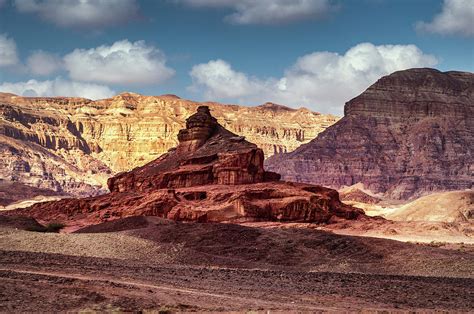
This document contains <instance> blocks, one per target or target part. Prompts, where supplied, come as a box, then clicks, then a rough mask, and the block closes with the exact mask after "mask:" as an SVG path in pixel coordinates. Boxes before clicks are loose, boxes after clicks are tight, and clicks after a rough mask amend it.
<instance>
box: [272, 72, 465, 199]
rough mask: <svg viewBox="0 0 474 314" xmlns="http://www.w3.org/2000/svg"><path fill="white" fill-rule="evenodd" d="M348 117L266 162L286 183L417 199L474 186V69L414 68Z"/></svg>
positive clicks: (356, 104)
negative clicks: (356, 186) (355, 187)
mask: <svg viewBox="0 0 474 314" xmlns="http://www.w3.org/2000/svg"><path fill="white" fill-rule="evenodd" d="M344 113H345V114H344V118H342V119H341V120H339V121H338V122H337V123H336V124H334V125H333V126H331V127H330V128H328V129H327V130H326V131H324V132H323V133H321V134H319V135H318V137H317V138H315V139H314V140H312V141H311V142H310V143H308V144H305V145H302V146H301V147H300V148H298V149H296V150H295V151H294V152H291V153H287V154H281V155H278V156H273V157H271V158H270V159H269V160H267V167H268V169H269V170H272V171H275V172H278V173H280V174H282V176H283V178H284V179H285V180H292V181H299V182H309V183H315V184H322V185H325V186H330V187H332V188H341V187H344V186H351V185H354V184H357V183H362V184H363V186H364V187H365V188H366V189H368V190H370V191H372V192H373V193H384V194H385V196H386V197H388V198H392V199H410V198H413V197H418V196H420V195H423V194H427V193H431V192H434V191H445V190H462V189H469V188H472V187H473V182H474V180H473V178H474V157H473V148H474V74H472V73H466V72H445V73H442V72H440V71H437V70H434V69H410V70H405V71H399V72H395V73H393V74H391V75H388V76H385V77H383V78H381V79H380V80H378V81H377V82H376V83H375V84H373V85H372V86H370V87H369V88H368V89H367V90H366V91H365V92H363V93H362V94H361V95H359V96H357V97H356V98H354V99H352V100H351V101H349V102H347V103H346V105H345V108H344Z"/></svg>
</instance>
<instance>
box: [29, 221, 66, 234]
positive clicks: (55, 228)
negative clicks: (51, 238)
mask: <svg viewBox="0 0 474 314" xmlns="http://www.w3.org/2000/svg"><path fill="white" fill-rule="evenodd" d="M65 226H66V225H64V224H63V223H60V222H50V223H49V224H47V225H46V226H41V225H37V226H31V227H28V228H26V231H33V232H59V230H61V229H62V228H64V227H65Z"/></svg>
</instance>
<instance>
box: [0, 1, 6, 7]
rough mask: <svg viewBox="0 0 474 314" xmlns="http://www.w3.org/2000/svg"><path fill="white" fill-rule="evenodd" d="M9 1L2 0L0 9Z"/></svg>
mask: <svg viewBox="0 0 474 314" xmlns="http://www.w3.org/2000/svg"><path fill="white" fill-rule="evenodd" d="M5 3H7V0H0V9H1V8H2V7H3V6H4V5H5Z"/></svg>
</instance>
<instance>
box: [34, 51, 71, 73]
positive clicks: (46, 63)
mask: <svg viewBox="0 0 474 314" xmlns="http://www.w3.org/2000/svg"><path fill="white" fill-rule="evenodd" d="M26 63H27V65H28V69H29V70H30V72H31V73H33V74H35V75H50V74H52V73H55V72H57V71H58V70H60V69H61V67H62V60H61V58H60V57H58V56H57V55H54V54H50V53H48V52H45V51H41V50H40V51H35V52H33V53H32V54H31V55H30V56H29V57H28V60H26Z"/></svg>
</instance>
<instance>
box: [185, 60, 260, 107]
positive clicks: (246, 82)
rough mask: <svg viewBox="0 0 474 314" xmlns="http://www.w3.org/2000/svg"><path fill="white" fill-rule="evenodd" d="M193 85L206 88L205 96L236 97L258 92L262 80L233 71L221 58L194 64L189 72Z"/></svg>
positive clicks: (210, 97)
mask: <svg viewBox="0 0 474 314" xmlns="http://www.w3.org/2000/svg"><path fill="white" fill-rule="evenodd" d="M190 75H191V77H192V79H193V86H195V87H200V86H204V87H205V88H206V97H208V98H209V99H212V98H236V97H243V96H248V95H252V94H255V93H257V92H258V90H259V89H260V88H261V85H262V83H263V82H261V81H259V80H257V79H252V78H249V77H248V76H247V75H245V74H244V73H241V72H236V71H234V70H233V69H232V68H231V66H230V64H228V63H227V62H225V61H223V60H212V61H209V62H208V63H203V64H198V65H196V66H194V67H193V68H192V70H191V72H190Z"/></svg>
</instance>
